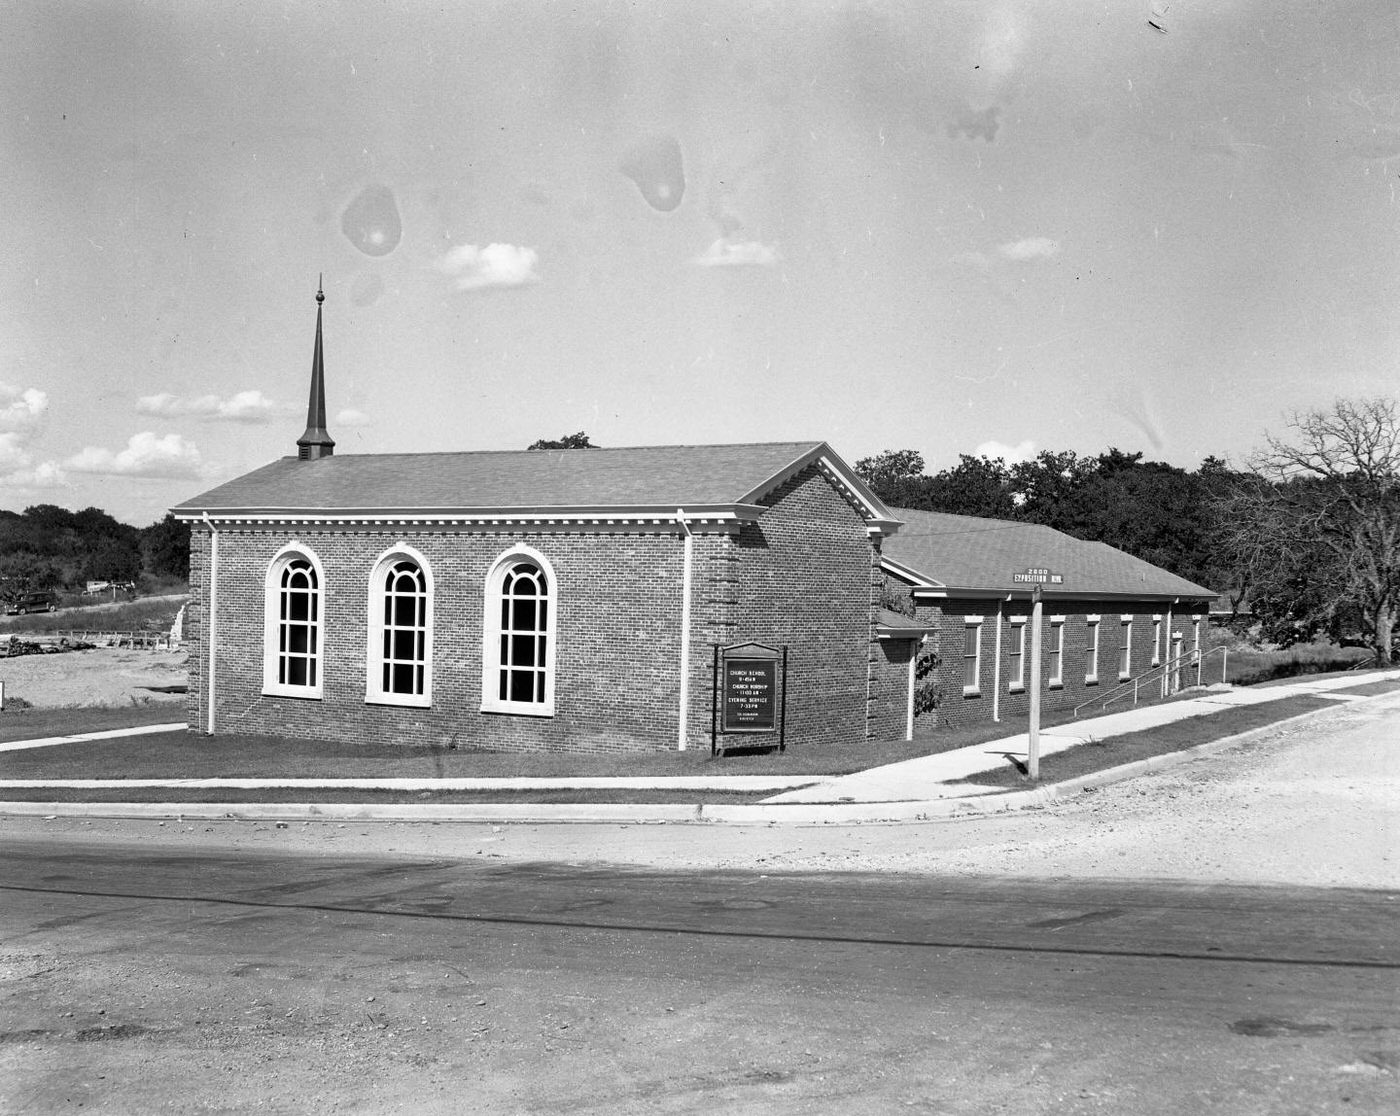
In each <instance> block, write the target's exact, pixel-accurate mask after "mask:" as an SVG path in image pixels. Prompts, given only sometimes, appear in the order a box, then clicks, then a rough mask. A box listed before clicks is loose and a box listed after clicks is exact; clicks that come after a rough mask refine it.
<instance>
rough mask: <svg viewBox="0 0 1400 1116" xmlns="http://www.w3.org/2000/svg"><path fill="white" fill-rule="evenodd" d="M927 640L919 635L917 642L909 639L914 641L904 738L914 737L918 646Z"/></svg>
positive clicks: (910, 663)
mask: <svg viewBox="0 0 1400 1116" xmlns="http://www.w3.org/2000/svg"><path fill="white" fill-rule="evenodd" d="M927 640H928V636H920V637H919V639H918V640H917V642H914V641H911V642H914V645H913V647H912V649H911V650H910V652H909V703H908V711H907V712H906V714H905V718H904V739H905V740H913V739H914V685H915V683H916V681H917V679H916V678H915V673H916V670H917V667H918V665H919V648H920V647H922V646H923V645H924V643H925V642H927Z"/></svg>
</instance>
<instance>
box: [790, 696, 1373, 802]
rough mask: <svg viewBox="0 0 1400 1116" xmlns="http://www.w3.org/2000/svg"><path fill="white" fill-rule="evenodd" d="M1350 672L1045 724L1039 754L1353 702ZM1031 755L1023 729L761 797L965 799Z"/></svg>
mask: <svg viewBox="0 0 1400 1116" xmlns="http://www.w3.org/2000/svg"><path fill="white" fill-rule="evenodd" d="M1395 678H1400V670H1396V671H1386V672H1383V673H1375V674H1367V675H1366V679H1365V680H1366V681H1367V682H1379V681H1382V680H1387V681H1388V680H1391V679H1395ZM1359 684H1360V683H1359V682H1358V680H1357V679H1355V678H1345V677H1340V678H1337V677H1334V678H1318V679H1314V680H1313V681H1311V682H1308V681H1302V682H1295V683H1289V684H1287V685H1282V686H1267V687H1257V686H1256V687H1253V688H1251V689H1233V688H1210V689H1204V690H1202V691H1201V692H1200V695H1199V696H1197V697H1191V698H1181V699H1178V700H1177V701H1171V702H1165V703H1162V704H1158V705H1140V706H1137V707H1136V708H1129V709H1125V710H1123V711H1122V712H1120V713H1107V714H1101V715H1100V716H1097V717H1085V718H1082V719H1080V720H1078V721H1074V722H1072V723H1070V724H1065V725H1056V726H1055V727H1053V728H1048V729H1042V730H1041V733H1040V755H1041V758H1042V759H1043V758H1044V757H1046V756H1053V755H1054V754H1055V753H1056V752H1063V751H1065V750H1066V749H1068V748H1073V747H1076V746H1078V745H1080V744H1088V743H1091V742H1093V741H1095V740H1105V739H1107V738H1108V737H1110V736H1122V735H1124V734H1125V733H1130V732H1141V731H1143V730H1144V729H1149V728H1156V727H1157V726H1159V725H1169V724H1172V723H1174V722H1176V721H1184V720H1186V719H1187V718H1190V717H1200V716H1205V715H1208V714H1211V713H1216V712H1220V711H1221V710H1224V709H1229V708H1232V707H1235V706H1241V705H1259V704H1263V703H1266V702H1271V701H1282V700H1283V699H1284V698H1288V697H1293V696H1295V695H1297V694H1315V695H1317V696H1319V697H1331V698H1334V699H1336V700H1337V701H1349V700H1355V695H1349V694H1337V693H1335V691H1337V690H1343V689H1347V688H1348V687H1352V686H1356V685H1359ZM1029 754H1030V738H1029V734H1028V733H1025V732H1022V733H1017V734H1014V735H1011V736H1007V737H1003V738H1002V739H1000V740H991V741H988V742H986V743H984V744H973V745H971V746H969V747H967V748H958V749H956V750H955V751H951V752H940V753H938V754H937V755H932V756H920V757H919V758H918V759H911V760H904V761H903V762H902V763H892V764H887V765H886V766H884V767H872V768H870V769H868V770H866V771H857V772H855V773H854V774H852V775H842V776H840V777H838V778H834V779H827V780H824V781H822V782H821V783H818V784H816V785H813V786H808V787H804V788H801V789H798V790H793V791H788V792H785V793H783V794H779V795H775V796H774V797H772V798H767V799H764V801H765V802H771V803H794V802H902V801H909V800H911V799H918V800H927V801H932V800H937V799H941V798H970V797H973V796H976V795H980V794H989V793H995V792H998V791H1003V790H1004V788H1002V787H995V786H987V787H984V786H978V785H977V784H975V783H964V782H957V781H956V780H962V779H967V778H970V777H972V776H975V775H977V774H980V773H982V772H990V771H995V770H1000V769H1004V768H1005V767H1006V765H1007V764H1008V763H1009V762H1010V759H1011V758H1014V759H1017V760H1020V761H1022V762H1024V761H1025V760H1026V758H1027V756H1028V755H1029Z"/></svg>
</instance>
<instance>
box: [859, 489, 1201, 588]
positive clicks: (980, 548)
mask: <svg viewBox="0 0 1400 1116" xmlns="http://www.w3.org/2000/svg"><path fill="white" fill-rule="evenodd" d="M891 511H892V512H893V514H894V515H895V516H896V517H898V518H899V519H901V520H903V522H904V526H903V528H901V530H900V532H899V534H898V535H895V536H894V537H892V538H890V539H888V540H886V542H885V544H884V547H883V557H884V560H885V562H884V565H885V569H886V570H887V571H888V572H890V573H892V574H894V575H896V576H898V577H901V578H903V579H904V580H906V581H910V582H912V583H914V585H915V587H916V588H919V587H923V588H925V589H927V590H929V591H931V592H933V593H935V594H938V595H941V594H945V593H946V595H947V596H957V595H958V594H959V592H961V593H965V594H969V595H983V596H990V595H995V594H1000V593H1003V592H1007V591H1011V590H1016V591H1018V592H1019V593H1022V594H1024V593H1025V592H1026V591H1027V590H1029V589H1030V588H1031V586H1030V585H1029V584H1026V583H1024V582H1017V581H1015V580H1014V577H1013V575H1014V574H1017V573H1023V572H1025V571H1026V570H1027V569H1030V568H1033V567H1038V568H1048V569H1049V570H1050V571H1051V572H1052V573H1055V574H1059V575H1061V576H1062V577H1063V578H1064V580H1063V582H1062V583H1060V584H1054V585H1044V586H1042V590H1043V591H1044V594H1045V596H1046V597H1047V598H1051V597H1062V598H1063V597H1083V596H1089V597H1137V598H1144V597H1148V598H1152V597H1157V598H1166V597H1171V598H1178V597H1183V598H1192V599H1214V597H1215V595H1216V594H1215V593H1214V592H1212V591H1211V590H1209V589H1205V588H1203V587H1202V586H1200V585H1196V584H1194V583H1193V582H1190V581H1187V580H1186V579H1185V578H1183V577H1177V575H1176V574H1173V573H1168V572H1167V571H1166V570H1164V569H1161V568H1160V567H1158V566H1154V565H1152V564H1151V563H1150V562H1144V561H1142V559H1140V558H1134V557H1133V556H1132V555H1131V554H1125V553H1124V552H1123V551H1121V550H1116V549H1115V548H1113V547H1111V546H1109V545H1107V544H1106V543H1101V542H1085V541H1084V540H1082V539H1076V538H1073V537H1072V536H1070V535H1066V534H1065V533H1064V532H1062V531H1056V530H1055V529H1054V528H1052V527H1042V526H1040V525H1039V524H1035V523H1018V522H1015V521H1014V520H1006V519H979V518H977V517H974V516H969V515H949V514H947V513H945V512H928V511H915V510H913V509H909V508H893V509H891Z"/></svg>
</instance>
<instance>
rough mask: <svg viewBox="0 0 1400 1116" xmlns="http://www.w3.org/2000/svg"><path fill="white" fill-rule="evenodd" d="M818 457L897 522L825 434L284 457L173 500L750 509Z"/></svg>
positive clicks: (445, 509) (378, 507) (194, 514)
mask: <svg viewBox="0 0 1400 1116" xmlns="http://www.w3.org/2000/svg"><path fill="white" fill-rule="evenodd" d="M813 463H818V464H820V465H821V466H822V467H823V468H824V470H825V471H826V472H827V473H828V475H830V476H832V477H833V479H834V480H836V481H837V482H838V483H840V485H841V486H842V487H843V488H844V489H846V490H847V492H848V493H849V494H851V495H852V496H853V497H854V498H855V499H856V501H857V502H858V503H859V504H860V505H862V507H863V510H864V511H865V512H866V513H867V518H868V519H870V520H872V522H879V523H884V524H887V525H888V526H889V527H890V528H891V529H892V528H894V527H896V526H897V525H898V524H897V521H896V520H894V519H893V517H891V516H890V514H889V509H888V508H886V507H885V505H884V504H882V503H881V502H880V500H879V498H878V497H876V496H875V494H874V493H873V492H871V491H870V489H869V488H868V487H867V486H866V485H865V483H864V482H863V481H862V480H861V479H860V478H859V477H858V476H857V475H856V474H855V472H854V470H852V469H851V468H850V467H849V466H848V465H846V463H845V462H844V461H842V460H841V458H840V457H839V456H837V454H836V453H835V452H834V451H833V450H832V449H831V448H830V447H829V446H828V445H827V444H826V443H825V442H769V443H757V444H747V445H721V446H637V447H632V448H625V449H570V450H504V451H481V452H471V453H388V454H359V455H356V454H336V455H335V456H330V457H322V458H320V459H318V460H315V461H299V460H297V459H296V458H292V457H285V458H282V459H281V460H280V461H274V462H273V463H272V464H270V465H265V466H264V467H263V468H261V469H257V470H255V471H254V472H251V473H248V474H246V475H244V476H241V477H238V478H237V479H235V480H231V481H229V482H228V483H227V484H223V485H220V486H219V487H218V488H214V489H211V490H210V491H208V492H205V493H203V494H202V495H199V496H196V497H194V498H193V499H191V500H186V501H185V502H184V503H182V504H180V505H178V506H177V507H175V508H174V509H173V511H174V513H175V515H176V516H177V517H179V518H183V519H193V518H198V517H199V516H201V515H203V514H205V513H208V514H211V515H216V514H218V515H225V516H230V515H253V516H276V515H326V516H330V515H363V514H375V513H378V514H398V515H413V514H419V515H444V516H449V515H472V514H496V515H505V514H518V515H537V516H546V515H550V514H563V513H586V512H597V513H600V514H609V513H612V514H617V515H622V514H639V513H647V512H651V513H658V514H667V515H670V514H674V513H675V511H676V509H677V508H685V509H686V510H687V512H690V511H695V512H702V511H704V510H706V509H714V510H727V511H729V512H731V513H734V512H736V510H742V509H744V508H748V507H752V505H753V504H754V503H755V501H757V500H760V499H761V498H762V497H763V496H764V495H765V494H766V493H768V492H770V491H772V489H774V488H776V487H777V486H778V485H779V484H781V483H782V482H783V481H784V480H786V479H787V478H788V477H790V476H792V475H793V474H795V473H797V472H799V471H800V470H801V469H803V468H806V467H807V466H808V465H811V464H813Z"/></svg>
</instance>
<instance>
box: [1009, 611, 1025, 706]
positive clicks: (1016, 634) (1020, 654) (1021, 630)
mask: <svg viewBox="0 0 1400 1116" xmlns="http://www.w3.org/2000/svg"><path fill="white" fill-rule="evenodd" d="M1010 620H1011V650H1010V651H1009V652H1008V653H1007V657H1008V658H1014V659H1015V660H1016V673H1015V674H1014V675H1008V676H1007V682H1006V689H1007V692H1008V693H1012V694H1019V693H1021V692H1022V691H1023V690H1024V689H1025V688H1026V618H1025V617H1024V616H1012V617H1010Z"/></svg>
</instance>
